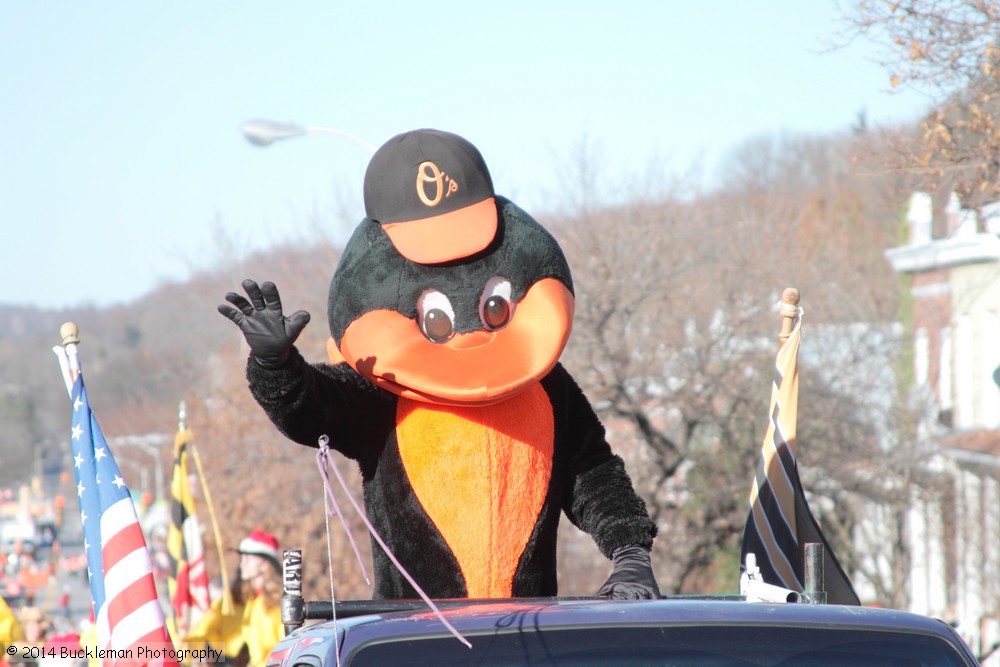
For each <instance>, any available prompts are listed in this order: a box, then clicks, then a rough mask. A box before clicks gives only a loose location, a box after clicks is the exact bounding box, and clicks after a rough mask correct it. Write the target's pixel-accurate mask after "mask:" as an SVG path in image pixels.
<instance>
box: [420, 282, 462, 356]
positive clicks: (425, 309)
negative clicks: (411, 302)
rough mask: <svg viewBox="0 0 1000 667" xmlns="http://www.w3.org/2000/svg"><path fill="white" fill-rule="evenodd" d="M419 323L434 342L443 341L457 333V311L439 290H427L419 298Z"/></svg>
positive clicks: (421, 328) (425, 334) (428, 337)
mask: <svg viewBox="0 0 1000 667" xmlns="http://www.w3.org/2000/svg"><path fill="white" fill-rule="evenodd" d="M417 323H418V324H419V325H420V330H421V331H422V332H423V334H424V336H426V337H427V340H429V341H430V342H432V343H443V342H445V341H447V340H448V339H449V338H451V336H452V334H454V333H455V311H454V309H453V308H452V307H451V302H450V301H448V297H446V296H445V295H444V294H442V293H441V292H438V291H437V290H433V289H431V290H427V291H425V292H424V293H423V294H421V295H420V298H419V299H417Z"/></svg>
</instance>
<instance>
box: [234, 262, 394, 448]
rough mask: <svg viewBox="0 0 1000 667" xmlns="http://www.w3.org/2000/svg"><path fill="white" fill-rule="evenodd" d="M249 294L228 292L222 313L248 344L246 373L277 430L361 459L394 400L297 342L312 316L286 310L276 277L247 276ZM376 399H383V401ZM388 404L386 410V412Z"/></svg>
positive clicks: (386, 424)
mask: <svg viewBox="0 0 1000 667" xmlns="http://www.w3.org/2000/svg"><path fill="white" fill-rule="evenodd" d="M242 286H243V289H244V290H245V291H246V297H244V296H242V295H240V294H237V293H235V292H229V293H228V294H226V301H227V302H228V303H226V304H223V305H221V306H219V312H220V313H221V314H222V315H224V316H225V317H226V318H228V319H229V320H231V321H232V322H233V323H234V324H235V325H236V326H238V327H239V329H240V332H241V333H242V334H243V337H244V338H245V339H246V341H247V344H248V345H249V346H250V359H249V360H248V362H247V379H248V380H249V381H250V390H251V392H252V393H253V396H254V398H256V399H257V402H258V403H260V405H261V407H262V408H264V411H265V412H266V413H267V415H268V417H270V418H271V421H273V422H274V424H275V426H277V427H278V430H280V431H281V432H282V433H284V434H285V435H286V436H288V437H289V438H291V439H292V440H294V441H295V442H298V443H301V444H303V445H310V446H313V447H316V446H317V441H318V439H319V436H321V435H323V434H326V435H328V436H329V437H330V445H331V446H332V447H334V448H335V449H338V450H339V451H341V452H342V453H343V454H345V455H346V456H350V457H352V458H355V459H357V458H360V457H361V455H362V454H363V453H364V452H365V451H366V449H365V447H364V443H366V442H371V440H370V439H368V437H369V436H371V433H369V432H367V431H368V430H371V428H372V427H376V430H377V427H379V426H380V425H383V428H388V427H389V426H390V425H391V423H392V412H391V411H392V406H391V405H388V406H387V401H386V400H385V399H384V397H383V396H381V395H380V394H384V393H385V392H379V391H378V390H377V389H376V388H375V387H374V386H373V385H371V384H370V383H368V382H367V381H366V380H364V379H363V378H362V377H361V376H360V375H358V374H357V373H355V372H354V371H353V370H352V369H350V368H349V367H348V366H347V364H339V365H338V366H328V365H325V364H317V365H316V366H315V367H313V366H310V365H309V364H307V363H306V362H305V360H304V359H303V358H302V356H301V355H300V354H299V353H298V351H297V350H296V349H295V347H294V344H295V340H296V339H297V338H298V337H299V334H301V333H302V330H303V329H304V328H305V326H306V324H308V323H309V313H307V312H306V311H304V310H300V311H297V312H295V313H292V314H291V315H288V316H286V315H285V313H284V309H283V308H282V305H281V297H280V296H279V294H278V288H277V287H275V285H274V283H270V282H264V283H261V284H260V285H258V284H257V283H256V282H255V281H253V280H249V279H248V280H244V281H243V284H242ZM380 399H381V400H380ZM386 409H388V411H389V412H388V416H385V414H383V412H384V411H385V410H386Z"/></svg>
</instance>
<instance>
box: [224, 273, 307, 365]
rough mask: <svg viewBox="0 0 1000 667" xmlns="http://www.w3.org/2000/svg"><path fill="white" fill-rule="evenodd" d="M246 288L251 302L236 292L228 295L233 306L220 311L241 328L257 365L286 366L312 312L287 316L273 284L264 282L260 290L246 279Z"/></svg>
mask: <svg viewBox="0 0 1000 667" xmlns="http://www.w3.org/2000/svg"><path fill="white" fill-rule="evenodd" d="M243 289H244V290H246V293H247V296H248V297H250V300H249V301H247V300H246V299H245V298H244V297H242V296H240V295H239V294H237V293H236V292H229V293H228V294H226V301H228V302H229V303H231V304H233V305H232V306H228V305H225V304H222V305H220V306H219V312H220V313H222V314H223V315H225V316H226V317H228V318H229V319H231V320H232V321H233V322H235V323H236V326H238V327H239V328H240V331H242V332H243V337H244V338H246V341H247V343H248V344H249V345H250V351H251V353H252V354H253V357H254V359H256V360H257V363H258V364H260V365H261V366H263V367H264V368H278V367H280V366H283V365H284V363H285V362H286V361H288V355H289V353H290V352H291V350H292V345H293V344H294V343H295V339H296V338H298V337H299V334H300V333H302V330H303V329H304V328H305V326H306V324H308V323H309V313H307V312H306V311H304V310H300V311H298V312H295V313H292V314H291V315H289V316H288V317H285V316H284V314H283V313H282V312H281V298H280V297H279V296H278V288H277V287H275V286H274V283H270V282H266V283H261V285H260V286H259V287H258V286H257V283H256V282H254V281H252V280H244V281H243ZM233 306H235V308H234V307H233Z"/></svg>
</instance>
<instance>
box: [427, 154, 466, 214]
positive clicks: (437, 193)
mask: <svg viewBox="0 0 1000 667" xmlns="http://www.w3.org/2000/svg"><path fill="white" fill-rule="evenodd" d="M428 183H433V184H434V191H433V192H434V196H433V197H429V196H427V184H428ZM457 191H458V183H457V182H456V181H455V179H453V178H451V177H450V176H448V174H446V173H444V172H443V171H441V170H440V169H438V166H437V165H436V164H434V163H433V162H431V161H430V160H427V161H425V162H421V163H420V166H419V167H417V196H418V197H420V201H422V202H423V203H424V204H426V205H427V206H437V205H438V204H439V203H441V198H442V197H447V196H448V195H450V194H451V193H452V192H457Z"/></svg>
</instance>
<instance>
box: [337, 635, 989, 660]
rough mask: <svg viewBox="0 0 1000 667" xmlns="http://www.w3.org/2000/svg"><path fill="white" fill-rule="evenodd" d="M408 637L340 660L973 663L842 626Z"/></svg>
mask: <svg viewBox="0 0 1000 667" xmlns="http://www.w3.org/2000/svg"><path fill="white" fill-rule="evenodd" d="M466 638H467V639H469V641H470V642H471V643H472V649H469V648H468V647H466V646H465V645H464V644H462V643H460V642H459V641H458V640H457V639H455V638H454V637H451V636H448V637H434V638H414V637H408V638H405V639H402V638H401V639H397V640H394V641H384V642H380V643H373V644H368V645H365V646H362V647H361V648H360V649H359V650H357V651H355V652H354V654H353V655H352V656H350V657H349V658H348V659H347V660H346V661H345V664H349V665H350V666H351V667H365V666H369V665H372V666H374V665H379V666H380V667H386V666H392V665H435V666H437V665H477V666H480V667H498V666H500V665H504V666H508V665H509V666H514V665H546V666H557V665H558V666H560V667H561V666H564V665H580V666H582V667H587V666H590V665H610V666H613V665H620V666H621V667H643V666H645V665H650V666H651V665H656V666H657V667H662V666H664V665H671V666H673V665H676V666H677V667H687V666H690V667H723V666H724V667H736V666H745V665H755V666H758V667H779V666H780V667H792V666H795V667H799V666H801V667H827V666H830V665H850V666H852V667H869V666H870V667H876V666H878V667H952V666H954V665H963V666H964V665H974V664H975V663H973V662H970V661H968V660H966V658H965V657H964V656H963V655H962V654H961V653H959V652H958V651H957V650H956V649H955V648H954V647H953V646H952V645H950V644H949V643H948V642H947V641H945V640H943V639H941V638H938V637H933V636H928V635H920V634H909V633H899V632H882V631H873V630H856V629H843V628H830V629H815V628H796V627H775V626H768V627H746V626H740V627H732V626H724V625H720V626H699V627H669V628H663V627H615V628H578V629H556V630H545V629H541V630H532V631H530V632H511V631H506V632H497V633H495V634H489V635H478V636H477V635H473V636H467V637H466Z"/></svg>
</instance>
